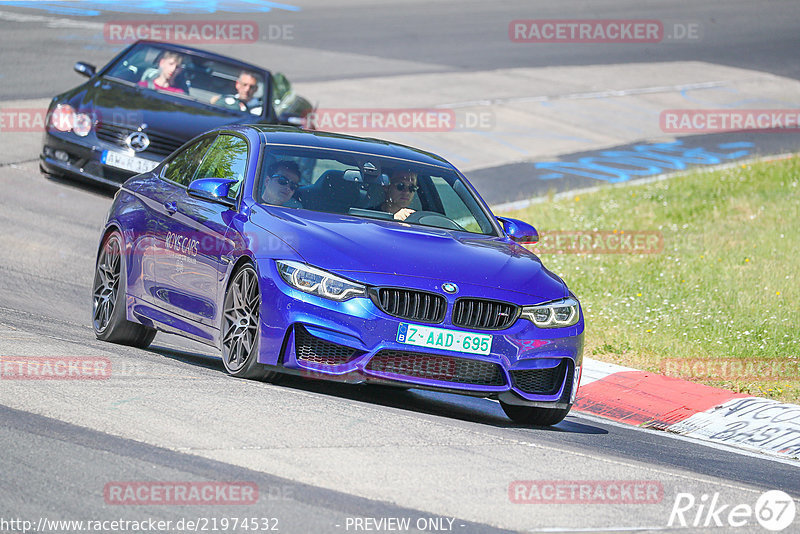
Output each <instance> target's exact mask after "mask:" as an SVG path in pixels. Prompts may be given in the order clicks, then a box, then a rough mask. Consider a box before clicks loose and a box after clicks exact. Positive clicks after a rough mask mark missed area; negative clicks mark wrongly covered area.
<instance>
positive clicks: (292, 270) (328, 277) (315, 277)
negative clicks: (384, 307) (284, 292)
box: [275, 261, 367, 301]
mask: <svg viewBox="0 0 800 534" xmlns="http://www.w3.org/2000/svg"><path fill="white" fill-rule="evenodd" d="M275 263H276V264H277V265H278V272H280V273H281V278H283V279H284V281H285V282H286V283H287V284H289V285H290V286H292V287H293V288H295V289H299V290H300V291H303V292H305V293H309V294H311V295H317V296H320V297H325V298H326V299H331V300H338V301H343V300H347V299H351V298H353V297H366V296H367V288H366V287H364V286H362V285H361V284H356V283H355V282H351V281H350V280H345V279H344V278H340V277H338V276H336V275H335V274H331V273H329V272H327V271H323V270H322V269H317V268H315V267H311V266H310V265H306V264H304V263H299V262H296V261H276V262H275Z"/></svg>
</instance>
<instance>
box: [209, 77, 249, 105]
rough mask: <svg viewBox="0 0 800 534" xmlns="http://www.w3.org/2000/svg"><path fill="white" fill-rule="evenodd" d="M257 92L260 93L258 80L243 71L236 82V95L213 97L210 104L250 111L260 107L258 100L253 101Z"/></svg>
mask: <svg viewBox="0 0 800 534" xmlns="http://www.w3.org/2000/svg"><path fill="white" fill-rule="evenodd" d="M256 91H258V78H257V77H256V75H255V74H253V73H252V72H250V71H246V70H243V71H242V72H241V73H240V74H239V78H237V80H236V94H235V95H217V96H213V97H211V100H210V102H211V103H212V104H217V105H219V106H222V107H226V108H230V109H236V110H239V111H249V110H250V109H251V108H254V107H257V106H259V105H260V101H259V100H258V99H253V95H254V94H256Z"/></svg>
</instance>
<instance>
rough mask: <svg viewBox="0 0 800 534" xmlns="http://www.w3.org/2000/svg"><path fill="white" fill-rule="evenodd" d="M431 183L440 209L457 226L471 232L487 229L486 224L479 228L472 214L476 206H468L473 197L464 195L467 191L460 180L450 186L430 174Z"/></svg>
mask: <svg viewBox="0 0 800 534" xmlns="http://www.w3.org/2000/svg"><path fill="white" fill-rule="evenodd" d="M431 183H432V184H433V186H434V187H435V188H436V195H437V196H438V197H439V201H440V202H441V205H442V211H443V213H444V215H445V216H446V217H448V218H450V219H453V220H454V221H455V222H457V223H458V224H459V226H461V227H463V228H465V229H466V230H469V231H471V232H483V231H484V230H488V229H489V227H488V226H487V227H485V228H481V225H480V224H479V222H478V220H477V219H476V218H475V216H474V215H473V214H472V211H473V210H474V209H475V208H477V206H474V207H473V206H469V204H470V203H471V201H473V199H472V198H471V195H469V194H467V195H466V196H465V195H464V193H468V191H467V190H466V188H465V187H463V185H462V184H461V182H460V181H459V182H456V185H455V186H452V185H450V184H449V183H448V182H447V180H445V179H444V178H442V177H441V176H432V177H431ZM412 207H413V206H412ZM471 208H472V209H471Z"/></svg>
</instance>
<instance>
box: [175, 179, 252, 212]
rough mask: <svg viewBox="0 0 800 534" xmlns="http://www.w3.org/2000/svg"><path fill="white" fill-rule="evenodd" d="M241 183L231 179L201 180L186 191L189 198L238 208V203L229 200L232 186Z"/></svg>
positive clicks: (196, 181) (190, 185)
mask: <svg viewBox="0 0 800 534" xmlns="http://www.w3.org/2000/svg"><path fill="white" fill-rule="evenodd" d="M236 183H239V181H238V180H231V179H229V178H201V179H199V180H195V181H194V182H192V183H190V184H189V188H188V189H187V190H186V191H187V193H189V196H192V197H195V198H201V199H203V200H209V201H211V202H216V203H218V204H223V205H225V206H228V207H231V208H232V207H234V206H236V201H235V200H233V199H232V198H228V193H230V190H231V186H232V185H233V184H236Z"/></svg>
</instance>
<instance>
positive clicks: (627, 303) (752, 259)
mask: <svg viewBox="0 0 800 534" xmlns="http://www.w3.org/2000/svg"><path fill="white" fill-rule="evenodd" d="M502 215H507V216H509V217H516V218H519V219H522V220H525V221H527V222H529V223H531V224H533V225H534V226H536V228H537V229H539V232H540V234H542V236H543V242H542V243H541V244H538V245H532V246H531V247H530V248H531V250H533V251H535V252H537V253H540V257H541V259H542V261H543V262H544V264H545V266H547V268H548V269H550V270H551V271H553V272H555V273H556V274H558V275H559V276H561V277H562V278H563V279H564V281H565V282H566V283H567V284H568V285H569V287H570V289H572V291H573V292H574V293H575V294H576V295H577V296H578V298H579V299H580V300H581V304H582V306H583V310H584V314H585V318H586V349H585V355H586V356H588V357H590V358H596V359H599V360H603V361H608V362H613V363H617V364H621V365H626V366H630V367H635V368H638V369H644V370H648V371H654V372H659V373H662V374H668V375H670V376H677V377H680V378H685V379H688V380H694V381H697V382H702V383H705V384H708V385H711V386H716V387H722V388H727V389H731V390H733V391H736V392H741V393H746V394H752V395H756V396H763V397H769V398H774V399H778V400H782V401H785V402H793V403H798V402H800V372H799V371H798V369H800V288H799V287H798V278H800V157H794V158H791V159H786V160H781V161H774V162H767V163H757V164H752V165H740V166H738V167H736V168H732V169H728V170H722V171H716V172H700V171H698V172H696V173H692V174H688V175H685V176H677V177H674V178H671V179H668V180H664V181H660V182H655V183H650V184H644V185H629V186H626V187H608V188H602V189H601V190H599V191H597V192H593V193H589V194H581V195H580V196H574V197H572V198H569V199H563V200H551V201H549V202H544V203H541V204H534V205H532V206H530V207H528V208H525V209H523V210H519V211H515V212H508V213H504V214H502ZM573 230H576V231H580V232H581V233H585V234H587V235H589V236H594V237H592V239H591V243H592V247H594V246H596V244H597V243H598V242H603V243H607V241H603V239H604V238H603V234H600V233H599V232H598V231H609V232H608V233H609V234H610V235H615V234H614V232H615V231H616V232H617V234H618V235H623V234H622V233H623V232H626V233H628V234H629V235H631V234H635V233H636V232H641V231H657V232H660V234H661V235H662V236H663V250H662V251H661V252H658V253H648V254H643V253H638V252H628V253H615V254H598V253H591V251H593V250H594V251H597V250H598V249H596V248H591V247H589V248H587V247H586V245H587V244H588V243H589V242H590V241H589V240H586V241H583V242H582V243H583V245H584V246H583V248H581V247H580V246H578V247H577V249H578V250H588V251H589V252H588V253H577V254H575V253H571V252H570V253H553V252H549V251H552V250H553V248H555V247H553V246H552V245H553V241H552V240H550V241H549V243H550V246H545V242H547V241H546V239H547V236H548V233H550V234H551V235H556V234H558V233H559V232H560V231H573ZM598 235H599V237H598ZM566 242H567V241H564V242H562V243H561V244H562V245H563V244H564V243H566ZM573 243H578V242H577V241H575V242H573ZM559 248H560V249H564V248H568V249H570V250H573V251H574V250H575V248H571V247H564V246H561V247H559ZM545 251H548V252H545Z"/></svg>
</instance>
